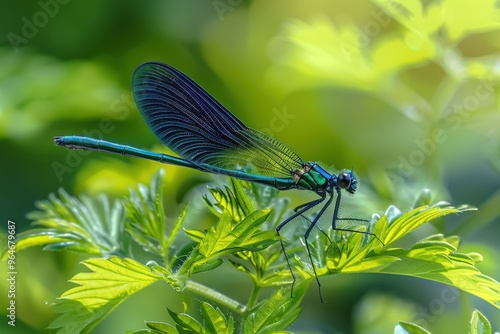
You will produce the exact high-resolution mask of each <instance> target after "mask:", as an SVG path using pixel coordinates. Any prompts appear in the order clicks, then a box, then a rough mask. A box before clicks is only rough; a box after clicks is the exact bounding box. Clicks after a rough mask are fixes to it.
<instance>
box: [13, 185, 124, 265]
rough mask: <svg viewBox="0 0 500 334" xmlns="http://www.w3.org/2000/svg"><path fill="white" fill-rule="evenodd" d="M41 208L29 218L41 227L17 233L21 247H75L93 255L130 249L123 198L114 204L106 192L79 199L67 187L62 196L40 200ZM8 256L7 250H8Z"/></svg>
mask: <svg viewBox="0 0 500 334" xmlns="http://www.w3.org/2000/svg"><path fill="white" fill-rule="evenodd" d="M36 206H37V207H38V209H39V211H35V212H31V213H30V214H28V218H30V219H33V220H34V224H35V225H38V226H41V228H37V229H31V230H28V231H26V232H23V233H19V234H18V235H17V241H16V249H17V250H18V251H20V250H22V249H26V248H29V247H34V246H44V249H45V250H57V251H74V252H81V253H87V254H92V255H105V256H111V255H121V256H123V255H124V254H126V252H128V244H129V240H128V238H126V236H125V235H124V233H123V231H124V222H125V215H124V210H123V206H122V205H121V203H120V202H119V201H115V202H114V203H113V206H111V205H110V203H109V199H108V198H107V197H106V196H103V195H101V196H99V197H98V198H97V199H96V200H91V199H90V198H88V197H86V196H81V197H80V198H79V199H78V198H76V197H73V196H71V195H69V194H68V193H67V192H65V191H64V190H63V189H61V190H59V197H57V196H56V195H53V194H50V195H49V198H48V200H43V201H39V202H37V203H36ZM4 256H5V254H4Z"/></svg>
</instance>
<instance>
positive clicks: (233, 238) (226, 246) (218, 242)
mask: <svg viewBox="0 0 500 334" xmlns="http://www.w3.org/2000/svg"><path fill="white" fill-rule="evenodd" d="M269 213H270V210H258V211H255V212H253V213H251V214H250V215H248V216H247V217H245V219H243V221H241V222H240V223H238V224H237V225H236V226H235V227H234V228H233V224H232V223H231V221H232V219H231V214H230V213H229V212H228V211H224V213H223V214H222V216H221V219H220V221H219V222H218V223H217V225H216V226H214V227H212V228H210V230H209V231H208V232H207V234H206V236H205V238H204V239H203V240H202V241H201V242H200V244H199V252H200V254H201V255H204V256H205V257H211V256H217V255H220V254H222V253H224V252H227V251H234V250H245V249H246V250H248V249H253V248H254V247H257V246H259V245H262V244H263V243H264V241H268V238H269V237H271V234H269V233H265V232H260V233H259V230H260V227H261V225H262V224H263V223H264V221H265V220H266V218H267V217H268V216H269ZM262 233H264V234H262ZM272 237H275V234H274V233H273V234H272Z"/></svg>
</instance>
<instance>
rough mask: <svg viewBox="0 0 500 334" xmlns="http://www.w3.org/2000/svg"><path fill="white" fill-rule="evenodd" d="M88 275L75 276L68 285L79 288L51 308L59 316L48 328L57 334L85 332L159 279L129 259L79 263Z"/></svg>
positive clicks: (68, 292) (95, 259) (67, 292)
mask: <svg viewBox="0 0 500 334" xmlns="http://www.w3.org/2000/svg"><path fill="white" fill-rule="evenodd" d="M83 264H84V265H85V266H87V267H88V268H89V269H91V270H92V272H86V273H79V274H77V275H75V276H74V277H73V278H72V279H71V282H73V283H76V284H78V285H79V286H77V287H74V288H71V289H69V290H68V291H66V292H64V293H63V294H62V295H61V297H60V299H59V300H58V301H57V302H56V305H55V308H56V311H57V312H58V313H61V314H60V315H59V316H58V317H57V318H56V319H55V320H54V321H53V322H52V323H51V324H50V325H49V328H50V329H58V333H66V332H68V331H69V332H71V333H80V332H81V333H88V332H90V331H91V330H92V328H93V327H94V326H95V325H97V323H98V322H100V321H101V320H102V319H103V318H105V317H106V316H107V315H108V314H109V313H110V312H111V311H113V310H114V309H115V308H116V307H117V306H118V305H119V304H120V303H121V302H123V301H124V300H125V299H126V298H127V297H129V296H130V295H132V294H133V293H135V292H137V291H139V290H141V289H143V288H145V287H147V286H149V285H150V284H152V283H154V282H156V281H157V280H159V279H160V278H161V277H160V276H157V275H155V274H153V273H152V272H151V270H150V269H149V268H148V267H146V266H144V265H143V264H141V263H139V262H137V261H135V260H132V259H120V258H118V257H112V258H110V259H100V258H91V259H88V260H85V261H83Z"/></svg>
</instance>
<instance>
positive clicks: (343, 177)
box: [337, 172, 351, 189]
mask: <svg viewBox="0 0 500 334" xmlns="http://www.w3.org/2000/svg"><path fill="white" fill-rule="evenodd" d="M337 184H338V186H339V187H340V188H342V189H347V188H349V186H350V185H351V175H349V174H348V173H346V172H342V173H340V174H339V176H338V178H337Z"/></svg>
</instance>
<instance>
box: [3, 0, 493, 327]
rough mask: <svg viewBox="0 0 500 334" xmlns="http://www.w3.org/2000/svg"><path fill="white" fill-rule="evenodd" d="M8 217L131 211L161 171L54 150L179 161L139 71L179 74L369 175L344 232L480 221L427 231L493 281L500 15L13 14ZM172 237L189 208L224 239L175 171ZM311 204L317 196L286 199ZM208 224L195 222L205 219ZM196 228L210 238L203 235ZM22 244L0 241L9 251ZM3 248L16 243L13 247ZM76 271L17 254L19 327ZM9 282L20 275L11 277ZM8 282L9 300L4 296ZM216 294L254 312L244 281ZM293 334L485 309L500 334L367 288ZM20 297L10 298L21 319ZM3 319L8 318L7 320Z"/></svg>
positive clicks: (431, 295)
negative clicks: (70, 140)
mask: <svg viewBox="0 0 500 334" xmlns="http://www.w3.org/2000/svg"><path fill="white" fill-rule="evenodd" d="M0 18H1V19H0V31H1V35H0V41H1V43H0V147H1V153H2V162H1V163H0V180H1V182H0V185H1V192H0V196H1V198H0V208H1V209H0V211H1V212H2V226H6V224H7V220H8V219H10V220H12V221H14V222H15V223H16V231H17V232H18V233H19V232H21V231H24V230H26V229H28V228H29V226H30V223H31V222H30V221H28V219H27V218H26V217H25V215H26V213H27V212H30V211H32V210H34V208H35V207H34V203H35V201H36V200H40V199H44V198H46V197H47V195H48V194H49V193H51V192H56V191H57V190H58V188H60V187H64V188H65V189H66V190H68V191H69V192H70V193H72V194H82V193H86V194H90V195H96V194H98V193H101V192H104V193H106V194H108V195H110V196H113V197H116V198H120V197H123V196H124V195H126V194H128V189H129V188H130V187H135V186H136V184H137V183H138V182H143V183H145V182H148V180H149V178H150V177H151V175H152V174H153V173H154V172H155V171H156V170H157V169H158V168H159V167H160V166H159V165H158V164H154V163H152V162H148V161H141V160H134V159H131V158H125V157H120V156H110V155H106V154H102V153H98V152H97V153H85V152H83V153H84V154H82V153H81V152H74V151H69V150H64V149H62V148H58V147H55V146H54V144H53V139H52V138H53V136H55V135H85V136H92V137H102V138H105V139H106V140H110V141H115V142H119V143H123V144H128V145H133V146H136V147H141V148H147V149H153V150H157V151H163V152H168V149H166V148H164V147H163V146H162V145H161V143H159V141H158V140H157V139H156V138H155V137H154V136H153V134H152V133H151V132H150V131H149V130H148V128H147V126H146V125H145V123H144V122H143V121H142V119H141V117H140V115H139V113H138V112H137V110H136V108H135V105H134V103H133V100H132V96H131V90H130V81H131V77H132V73H133V71H134V69H135V68H136V67H137V66H138V65H139V64H141V63H143V62H146V61H151V60H156V61H162V62H166V63H169V64H171V65H174V66H175V67H177V68H179V69H180V70H181V71H183V72H184V73H186V74H187V75H189V76H190V77H191V78H193V79H194V80H195V81H197V82H198V83H199V84H200V85H201V86H203V87H204V88H205V89H206V90H207V91H209V92H210V93H211V94H212V95H214V96H215V97H216V98H217V99H218V100H219V101H221V102H222V103H223V104H224V105H225V106H226V107H227V108H228V109H229V110H231V111H232V112H233V113H234V114H235V115H236V116H237V117H238V118H240V119H241V120H242V121H243V122H244V123H245V124H247V125H249V126H250V127H253V128H255V129H258V130H261V131H264V132H266V133H268V134H270V135H272V136H273V137H275V138H276V139H278V140H280V141H282V142H283V143H286V144H287V145H288V146H289V147H290V148H292V149H293V150H295V151H296V152H297V153H298V154H299V155H300V156H301V157H302V158H303V159H304V160H313V161H321V162H324V163H325V164H327V165H334V166H335V167H336V168H339V169H340V168H343V167H349V168H350V167H354V169H355V170H356V172H357V174H358V177H359V178H360V180H361V190H360V192H359V194H356V197H353V198H349V199H346V200H345V204H344V207H343V210H344V211H343V212H344V213H346V212H347V214H348V215H349V216H359V217H369V216H370V215H371V214H372V213H374V212H376V213H379V214H383V212H384V210H385V209H386V208H387V206H388V205H390V204H394V205H396V206H398V207H399V208H400V209H401V210H407V209H408V208H410V207H411V206H412V205H413V204H414V201H415V200H416V198H417V197H418V195H419V193H420V192H421V191H422V189H424V188H429V189H431V191H432V194H433V197H432V198H433V201H434V202H435V201H438V200H447V201H450V202H451V203H452V204H454V205H460V204H465V203H467V204H471V205H473V206H476V207H478V208H479V209H480V211H478V212H472V213H468V214H467V215H462V216H460V217H458V216H457V217H453V218H452V219H448V220H447V221H446V222H444V223H442V224H435V225H428V226H426V227H423V228H421V229H420V230H419V231H418V232H419V233H420V234H419V233H416V234H415V235H414V239H413V240H408V243H409V244H410V243H412V242H415V241H416V240H418V239H419V238H421V237H424V236H427V235H430V234H433V233H438V232H440V233H445V234H447V235H451V234H457V235H459V236H461V237H462V240H463V245H462V246H463V250H464V251H477V252H480V253H482V254H483V255H484V256H485V261H484V262H483V263H481V264H479V268H480V269H481V270H482V271H483V272H484V273H485V274H487V275H490V276H492V277H494V278H496V279H499V278H500V266H499V263H498V258H499V257H500V243H499V242H498V236H499V235H500V227H499V223H500V219H499V214H500V191H499V189H500V187H499V186H500V146H499V142H500V112H499V105H500V89H499V82H500V8H499V7H498V3H497V2H496V1H493V0H481V1H476V2H466V1H452V0H442V1H417V0H412V1H404V2H403V4H400V3H399V1H383V0H374V1H367V0H352V1H347V2H340V1H335V2H334V1H326V0H324V1H319V0H315V1H307V2H306V1H289V0H288V1H285V0H278V1H265V0H259V1H250V0H215V1H212V0H210V1H203V0H184V1H152V0H149V1H141V2H139V1H97V0H89V1H85V2H84V1H62V0H60V1H57V0H41V1H39V2H25V1H21V2H6V1H4V2H2V3H0ZM165 169H166V180H165V182H166V192H165V193H166V198H167V202H166V204H165V206H166V208H167V210H168V214H169V216H170V217H172V218H175V217H176V216H177V215H178V214H179V212H180V208H182V207H183V205H184V203H185V202H186V201H187V200H188V199H190V200H191V201H192V203H193V204H192V207H193V208H194V209H193V210H192V211H193V213H192V216H191V220H192V221H194V220H198V219H211V220H213V218H212V217H209V215H208V214H207V210H205V209H204V207H203V204H202V201H201V195H202V194H204V193H206V190H205V189H206V187H205V184H206V183H211V184H212V183H219V184H221V183H223V182H225V179H224V178H221V177H215V176H212V175H204V174H201V173H199V172H196V171H190V170H184V169H182V168H178V167H170V166H165ZM283 195H286V196H290V197H291V198H292V201H293V204H296V205H298V204H300V203H303V202H305V201H306V200H307V199H309V198H310V195H308V194H302V193H301V192H293V191H292V192H290V193H286V194H283ZM193 217H194V218H193ZM192 223H196V222H192ZM5 230H6V229H3V230H2V233H5ZM1 242H2V247H3V246H4V242H5V237H4V236H2V238H1ZM82 259H83V258H81V257H77V256H75V255H73V254H55V253H50V252H43V251H42V250H41V249H31V250H29V251H24V252H22V253H18V254H17V262H16V264H17V271H18V276H17V298H16V302H17V307H18V308H17V326H16V328H15V329H14V330H13V328H11V327H9V326H7V325H6V320H5V319H6V318H5V317H4V320H2V322H1V324H0V329H1V331H2V333H6V332H12V333H33V332H39V331H42V330H43V328H44V327H46V326H47V325H48V323H50V321H51V320H52V319H53V318H54V316H55V315H54V313H53V310H52V309H51V307H50V303H52V302H53V301H54V299H55V298H57V297H58V296H59V295H60V294H61V293H62V292H64V291H65V290H66V289H68V288H69V287H70V286H72V285H71V284H70V283H67V280H68V279H69V278H70V277H71V276H72V275H74V274H75V273H76V272H78V271H81V270H83V267H82V266H81V265H78V261H79V260H82ZM2 265H3V266H4V265H5V263H3V264H2ZM5 271H6V270H2V275H3V276H2V283H1V284H0V285H1V286H2V291H4V287H5V277H4V275H5ZM223 271H225V272H226V274H227V275H224V276H225V277H221V276H220V274H219V276H206V277H205V276H203V275H201V276H200V280H204V281H205V282H206V284H209V285H210V286H213V287H214V288H220V289H223V290H224V289H225V291H226V292H227V293H228V294H231V295H232V296H235V297H236V298H238V296H240V298H241V299H242V300H244V298H246V295H245V294H244V293H243V292H244V289H243V291H242V287H245V286H249V282H244V281H242V282H240V281H238V278H239V277H241V276H240V275H239V274H238V273H236V272H235V270H232V269H231V268H229V267H228V268H224V269H223ZM322 283H323V285H324V292H323V294H324V298H325V300H326V301H327V304H320V303H319V300H318V296H317V291H316V289H311V290H310V291H309V294H308V296H307V298H306V299H305V301H304V305H303V306H304V310H303V312H302V314H301V316H300V317H299V320H298V321H297V323H296V324H295V325H294V326H293V327H292V328H290V330H292V331H294V332H302V333H389V332H391V331H392V328H394V325H395V323H396V321H398V320H405V321H413V322H415V323H417V324H420V325H422V326H424V327H426V328H427V329H429V330H431V331H433V332H434V333H444V332H447V333H450V332H454V333H465V332H466V327H467V322H468V320H469V318H470V315H471V312H472V310H473V308H474V307H477V308H479V309H480V310H481V312H483V313H484V314H485V315H486V316H487V317H488V318H489V320H490V321H491V322H492V325H493V327H494V328H495V329H496V330H497V331H498V330H500V316H499V311H498V310H496V309H494V308H493V307H492V306H490V305H488V304H486V303H484V302H482V301H480V300H478V299H476V298H473V297H471V296H469V295H465V294H461V293H459V292H458V291H456V290H454V289H452V288H448V287H447V286H443V285H439V284H434V283H431V282H426V281H421V280H417V279H411V278H404V277H395V276H382V275H354V276H342V277H336V278H334V279H333V278H332V279H324V280H323V281H322ZM181 301H182V298H181V296H179V295H178V294H176V293H175V292H173V291H171V289H170V288H169V287H168V286H166V285H161V284H157V285H154V286H153V287H150V288H148V289H146V290H145V291H141V292H140V293H139V294H137V295H134V296H133V297H131V298H130V299H129V300H127V301H126V302H125V303H124V304H123V305H121V306H120V307H119V308H118V309H117V310H116V311H115V312H114V313H112V314H111V316H109V317H108V318H107V319H106V320H105V321H104V322H103V323H102V324H100V325H99V326H98V327H97V328H96V330H95V333H119V332H123V331H125V330H128V329H139V328H143V327H144V325H143V320H157V321H168V316H167V312H166V310H165V307H169V308H172V309H174V310H176V311H180V310H181ZM7 303H8V299H7V296H6V293H4V292H2V294H1V296H0V305H1V309H2V310H5V309H6V307H7ZM4 312H5V311H3V312H2V314H4Z"/></svg>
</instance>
